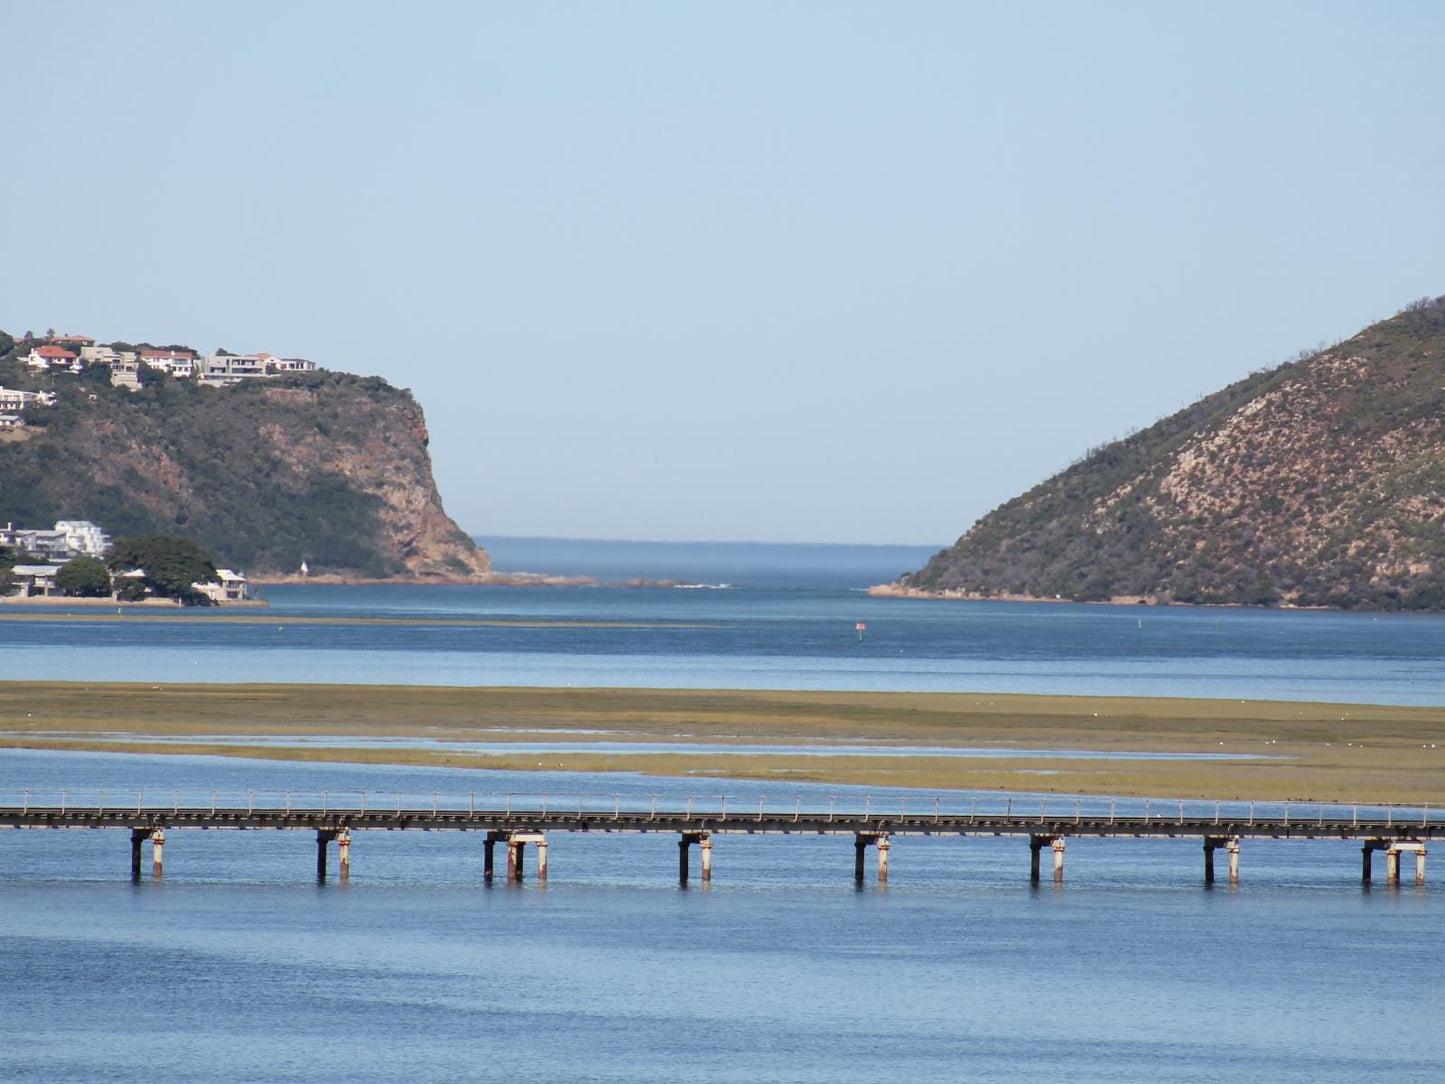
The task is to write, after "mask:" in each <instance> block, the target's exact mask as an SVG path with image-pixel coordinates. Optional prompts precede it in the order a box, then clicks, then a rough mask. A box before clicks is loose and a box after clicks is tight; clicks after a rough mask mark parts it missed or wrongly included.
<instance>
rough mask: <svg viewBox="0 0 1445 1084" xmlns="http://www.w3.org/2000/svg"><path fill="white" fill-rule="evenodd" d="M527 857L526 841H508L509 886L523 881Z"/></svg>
mask: <svg viewBox="0 0 1445 1084" xmlns="http://www.w3.org/2000/svg"><path fill="white" fill-rule="evenodd" d="M526 856H527V843H526V841H525V840H519V839H509V840H507V883H508V884H509V885H511V884H516V883H518V882H519V881H520V880H521V879H522V874H523V873H524V872H525V869H524V865H525V859H526Z"/></svg>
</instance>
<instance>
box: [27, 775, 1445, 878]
mask: <svg viewBox="0 0 1445 1084" xmlns="http://www.w3.org/2000/svg"><path fill="white" fill-rule="evenodd" d="M0 828H10V829H114V830H117V831H118V832H120V833H128V834H129V838H130V873H131V877H132V878H133V879H136V880H139V879H140V878H141V875H142V867H143V862H142V858H143V847H144V845H145V844H146V843H149V844H150V847H151V876H152V877H154V878H157V879H159V878H161V877H162V876H163V873H164V854H165V840H166V833H167V832H173V831H179V830H185V829H192V828H199V829H220V830H226V829H230V830H236V831H264V830H282V831H304V832H312V833H314V834H315V841H316V877H317V880H318V881H325V880H326V877H327V872H328V867H329V865H330V862H329V858H328V854H329V849H330V847H331V845H332V844H335V845H336V849H337V873H338V876H339V877H340V878H341V879H343V880H345V879H346V878H348V877H349V875H350V871H351V843H352V833H354V832H367V831H391V832H395V831H403V832H404V831H456V832H476V833H479V834H481V836H482V851H483V862H482V878H483V880H484V881H486V882H491V881H492V880H493V879H494V876H495V853H496V847H497V845H498V844H502V845H503V846H505V848H506V866H505V871H506V872H505V875H506V879H507V881H508V882H509V883H515V882H519V881H521V880H522V879H523V877H524V876H525V868H524V867H525V854H526V848H527V847H528V845H531V846H532V847H533V848H534V849H535V853H536V863H535V870H536V872H535V875H536V877H537V879H538V880H546V878H547V873H548V860H547V846H548V836H549V834H550V833H575V832H587V833H618V834H635V835H659V834H660V835H671V836H675V837H676V841H677V845H678V878H679V881H680V882H681V883H682V884H684V885H685V884H687V883H688V881H689V878H690V875H691V870H690V863H691V852H692V850H693V848H694V847H696V848H697V850H698V852H699V858H700V862H699V866H700V868H699V871H698V873H699V879H700V880H701V881H702V882H703V883H708V882H710V881H711V880H712V851H713V840H714V838H715V837H726V836H728V835H741V834H746V835H802V834H812V835H830V836H850V835H851V836H852V837H853V877H854V880H855V881H856V882H857V883H859V884H861V883H863V881H864V879H865V874H866V869H865V867H866V856H867V851H868V849H869V848H872V849H873V850H874V852H875V854H876V856H877V858H876V871H877V878H878V880H879V882H880V883H886V882H887V880H888V865H889V851H890V847H891V841H892V839H893V837H895V836H951V837H959V838H967V837H977V836H1012V837H1018V838H1019V839H1020V840H1027V841H1028V845H1029V877H1030V880H1031V881H1033V882H1038V881H1039V880H1040V879H1041V869H1040V867H1041V864H1042V863H1041V855H1042V854H1043V852H1045V851H1048V852H1050V854H1051V857H1052V879H1053V880H1054V881H1055V882H1056V883H1062V881H1063V878H1064V856H1065V852H1066V850H1067V846H1068V841H1069V840H1070V839H1076V838H1082V837H1101V838H1102V837H1135V838H1148V837H1157V838H1177V837H1193V838H1198V839H1200V840H1201V841H1202V844H1203V858H1204V868H1203V874H1204V882H1205V883H1206V884H1212V883H1213V882H1214V879H1215V870H1214V864H1215V861H1214V860H1215V852H1216V851H1219V850H1223V851H1224V852H1225V854H1226V855H1227V859H1228V879H1229V883H1231V884H1237V883H1238V882H1239V877H1240V868H1239V865H1240V849H1241V844H1242V843H1243V842H1244V841H1246V840H1250V839H1334V840H1344V841H1354V842H1357V843H1359V845H1360V848H1361V877H1362V879H1363V881H1364V882H1365V883H1369V882H1370V880H1371V877H1372V871H1373V864H1374V863H1373V858H1374V854H1375V852H1377V851H1383V852H1384V853H1385V857H1386V880H1387V882H1388V883H1390V884H1392V885H1394V884H1398V883H1399V882H1400V865H1401V860H1402V858H1403V857H1404V856H1407V855H1410V856H1413V857H1414V860H1415V883H1416V884H1423V883H1424V881H1425V856H1426V850H1427V844H1428V843H1429V842H1430V841H1432V840H1434V839H1436V838H1437V837H1438V836H1440V835H1441V834H1445V817H1439V815H1438V813H1434V814H1432V811H1431V810H1430V809H1429V808H1428V807H1398V806H1385V805H1375V806H1370V805H1331V804H1320V803H1299V802H1199V801H1175V802H1159V801H1152V800H1143V799H1138V800H1135V799H1098V798H1059V797H1047V798H1032V799H1028V798H1019V797H1002V796H994V795H989V796H987V797H968V796H962V797H960V796H959V795H956V794H950V795H940V796H937V797H932V796H921V795H907V796H903V797H899V796H897V795H890V796H887V797H870V796H866V795H864V796H861V797H860V796H856V795H853V794H848V795H835V796H831V797H830V796H823V797H819V796H817V795H816V794H810V795H808V796H806V797H803V796H799V797H797V798H796V799H783V798H780V797H774V796H766V797H756V798H749V799H746V800H740V799H737V798H735V797H728V796H725V795H708V796H684V797H682V798H677V797H668V796H638V795H635V794H634V795H622V794H610V795H604V794H476V793H473V794H440V793H430V794H405V793H395V792H387V793H377V792H348V793H331V792H321V793H302V792H296V791H256V790H251V791H244V792H242V791H226V792H221V791H178V790H168V791H156V790H141V791H129V792H124V793H122V792H109V793H102V792H97V791H74V790H59V791H56V790H41V789H36V790H22V791H8V792H0Z"/></svg>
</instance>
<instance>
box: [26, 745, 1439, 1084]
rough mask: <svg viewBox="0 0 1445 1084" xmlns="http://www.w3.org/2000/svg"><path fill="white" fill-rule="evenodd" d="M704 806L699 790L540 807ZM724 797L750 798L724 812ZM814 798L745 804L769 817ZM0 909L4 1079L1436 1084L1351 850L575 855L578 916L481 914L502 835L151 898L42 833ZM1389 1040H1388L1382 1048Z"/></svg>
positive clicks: (343, 774) (789, 845) (170, 883)
mask: <svg viewBox="0 0 1445 1084" xmlns="http://www.w3.org/2000/svg"><path fill="white" fill-rule="evenodd" d="M6 763H7V765H8V767H7V771H9V772H10V773H13V774H15V775H23V777H24V778H26V779H28V780H32V781H35V782H37V783H49V784H59V783H61V782H68V783H72V784H73V783H77V782H84V783H86V784H88V785H91V786H98V787H106V786H109V787H112V788H117V789H119V788H123V787H127V786H135V785H145V786H147V787H149V788H153V789H162V788H166V787H189V786H196V785H210V786H218V787H222V788H229V787H244V786H246V785H249V784H254V783H255V782H256V781H257V779H260V778H264V779H265V780H266V781H267V782H268V783H270V784H272V785H278V784H279V785H288V786H295V787H298V788H305V789H311V790H320V789H330V790H333V791H335V790H344V789H372V790H375V789H381V788H402V789H406V790H408V791H412V792H421V793H425V792H427V791H430V790H442V791H447V792H454V791H457V790H459V789H465V788H467V787H472V786H476V785H477V783H476V776H475V775H474V774H469V773H465V772H460V771H440V770H432V769H379V768H366V767H350V766H300V767H287V766H278V765H264V766H263V765H259V764H251V763H246V762H235V761H230V760H217V759H208V758H148V757H139V756H137V757H125V756H121V757H97V756H94V755H88V754H71V755H68V756H63V755H58V754H40V753H20V754H6ZM488 782H489V783H490V784H492V785H494V786H496V787H497V788H499V789H509V788H515V789H519V790H535V789H537V788H539V787H548V788H568V789H587V790H598V791H609V792H617V791H625V792H628V793H655V792H658V791H661V792H663V793H674V794H681V793H683V792H684V791H685V790H696V789H697V788H698V786H699V784H696V783H693V784H688V783H685V782H674V783H669V782H666V781H658V780H633V779H629V778H627V777H615V776H610V777H606V778H603V777H581V778H578V777H575V776H561V775H552V776H546V775H543V776H533V775H530V774H529V775H526V776H512V775H506V774H502V775H499V776H497V777H495V778H489V779H488ZM701 785H702V786H705V787H708V788H713V787H716V786H718V784H717V783H716V782H714V781H709V782H708V783H706V784H701ZM800 789H802V790H806V789H808V788H797V787H781V786H765V785H764V786H759V785H750V784H737V785H735V786H733V787H732V788H731V791H732V794H733V795H734V797H735V798H736V799H737V800H739V801H743V800H746V799H747V798H750V797H751V798H754V799H755V798H756V796H757V795H758V794H760V793H762V794H767V795H777V796H779V797H780V798H781V797H784V796H788V795H794V794H797V793H799V791H800ZM0 846H3V848H4V850H5V856H4V858H5V861H4V875H3V876H0V913H3V914H4V915H5V916H6V921H5V928H4V934H3V935H0V969H3V974H4V975H5V976H6V989H7V992H8V993H9V994H10V995H11V996H9V997H6V998H5V999H4V1000H3V1001H0V1079H4V1080H7V1081H9V1080H34V1081H47V1082H48V1081H142V1080H144V1081H153V1080H184V1081H217V1082H220V1081H235V1080H277V1081H291V1080H295V1081H302V1080H305V1081H315V1080H357V1081H393V1080H401V1079H407V1080H412V1081H423V1080H425V1081H432V1080H435V1081H444V1080H445V1081H450V1080H465V1079H472V1078H474V1077H478V1076H487V1077H489V1078H496V1079H507V1080H521V1081H574V1080H588V1081H590V1080H599V1081H617V1082H637V1081H675V1080H682V1079H690V1080H705V1081H818V1082H825V1081H875V1080H876V1081H881V1080H958V1081H992V1080H999V1079H1004V1078H1006V1077H1014V1078H1017V1079H1024V1080H1039V1079H1054V1080H1077V1081H1084V1080H1087V1081H1140V1082H1143V1081H1150V1082H1154V1081H1209V1080H1218V1079H1222V1078H1225V1077H1229V1078H1233V1079H1245V1080H1271V1081H1301V1082H1304V1081H1311V1082H1315V1081H1340V1082H1345V1081H1349V1082H1355V1081H1359V1080H1362V1079H1365V1078H1366V1077H1367V1076H1369V1077H1375V1076H1379V1077H1388V1078H1389V1079H1394V1080H1407V1081H1438V1080H1439V1079H1442V1074H1445V1035H1442V1033H1441V1032H1440V1030H1439V1029H1436V1028H1434V1027H1433V1026H1432V1025H1431V1024H1430V1023H1429V1021H1430V1020H1431V1019H1433V1010H1434V1008H1435V1006H1436V1004H1437V1002H1438V998H1439V996H1440V994H1441V993H1442V986H1445V983H1442V980H1441V979H1440V976H1439V973H1438V964H1439V948H1438V933H1439V929H1440V923H1441V921H1442V919H1445V904H1442V897H1441V895H1440V894H1439V893H1438V892H1437V891H1435V890H1434V889H1432V888H1426V889H1424V890H1417V889H1415V888H1413V887H1410V888H1407V889H1404V890H1394V891H1392V890H1386V889H1383V888H1378V887H1377V888H1375V889H1373V890H1369V891H1366V890H1363V889H1362V888H1361V887H1360V885H1359V884H1358V850H1357V849H1356V848H1355V847H1354V846H1352V845H1349V844H1332V843H1324V842H1321V843H1293V844H1292V843H1285V842H1258V843H1256V842H1247V843H1246V844H1245V850H1244V855H1243V873H1244V877H1243V885H1242V886H1241V887H1240V888H1239V889H1238V890H1229V889H1218V888H1217V889H1214V890H1205V889H1203V888H1202V887H1201V885H1200V879H1201V872H1200V866H1201V859H1200V851H1199V844H1198V841H1197V840H1178V841H1168V840H1119V841H1108V842H1106V841H1087V840H1085V841H1074V842H1071V843H1070V845H1069V851H1068V883H1067V885H1066V886H1065V887H1064V888H1062V889H1055V888H1054V887H1052V886H1048V885H1046V886H1044V887H1043V888H1042V889H1031V888H1030V887H1029V886H1028V884H1027V861H1028V849H1027V845H1026V844H1025V843H1023V842H1022V841H1019V840H1006V839H1004V840H999V839H979V840H915V839H899V840H897V841H896V842H895V844H894V848H893V856H892V857H893V860H892V878H891V884H890V886H889V887H888V888H887V889H886V890H880V889H878V888H877V887H876V886H875V885H873V884H871V883H870V884H869V885H868V886H867V887H866V888H865V889H864V890H863V891H861V892H859V891H855V890H854V888H853V886H852V883H851V868H852V848H851V840H849V839H848V838H847V837H841V838H829V837H812V838H797V839H793V838H766V837H759V838H748V837H721V838H719V839H718V841H717V843H716V846H715V850H714V855H715V877H716V880H715V882H714V884H713V886H712V887H711V888H710V889H708V890H706V891H703V890H700V889H698V888H696V887H694V888H693V889H691V890H687V891H684V890H680V889H679V888H678V887H677V885H676V882H675V876H676V847H675V844H674V839H673V837H671V836H667V835H659V836H657V837H642V836H628V837H608V836H596V837H593V836H580V835H579V836H570V835H556V836H554V837H553V841H552V846H551V874H552V876H551V880H550V883H549V884H548V886H547V887H546V888H545V889H539V888H538V887H537V886H536V885H535V884H528V885H526V886H524V887H521V888H507V887H505V886H502V885H498V886H496V887H493V888H490V889H488V888H484V887H482V886H481V884H480V883H479V882H480V864H481V847H480V843H479V840H478V838H476V837H474V836H470V835H462V834H449V833H421V832H417V833H396V832H393V833H386V832H379V833H360V834H358V836H357V837H356V843H355V844H354V845H353V876H352V880H351V883H350V884H349V885H345V886H341V885H337V884H330V885H327V886H325V887H318V886H317V885H315V884H314V883H313V882H312V881H311V873H312V863H313V860H314V850H313V846H312V841H311V838H310V837H309V835H306V834H304V833H280V832H245V833H223V832H198V831H189V832H185V831H177V830H173V831H172V832H171V833H169V837H168V840H167V846H166V864H167V865H166V880H165V881H164V883H162V884H155V883H152V882H149V881H147V882H144V883H142V884H140V885H138V886H133V885H131V884H130V883H129V882H128V881H127V879H126V866H127V862H128V858H127V850H128V848H127V846H126V837H125V835H124V834H123V833H119V832H100V831H88V832H13V833H5V834H4V837H3V839H0ZM1362 1021H1366V1022H1368V1026H1362Z"/></svg>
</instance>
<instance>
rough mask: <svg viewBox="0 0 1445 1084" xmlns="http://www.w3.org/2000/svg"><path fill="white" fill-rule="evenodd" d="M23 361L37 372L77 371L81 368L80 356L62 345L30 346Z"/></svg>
mask: <svg viewBox="0 0 1445 1084" xmlns="http://www.w3.org/2000/svg"><path fill="white" fill-rule="evenodd" d="M24 361H25V364H26V365H28V366H30V368H31V369H33V370H35V371H36V372H37V373H49V372H69V373H78V372H80V369H81V364H80V356H79V355H78V354H75V353H73V352H71V351H69V350H67V349H65V347H63V346H50V345H48V344H47V345H45V346H32V347H31V348H30V353H28V354H26V355H25V358H24Z"/></svg>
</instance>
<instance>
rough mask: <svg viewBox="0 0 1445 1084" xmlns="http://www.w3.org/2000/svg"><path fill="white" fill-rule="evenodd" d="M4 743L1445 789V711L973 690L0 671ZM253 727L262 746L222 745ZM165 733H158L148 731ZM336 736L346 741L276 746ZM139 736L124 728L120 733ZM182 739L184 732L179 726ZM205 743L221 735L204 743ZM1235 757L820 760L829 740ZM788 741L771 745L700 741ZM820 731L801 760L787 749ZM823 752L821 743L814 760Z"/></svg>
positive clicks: (1071, 789)
mask: <svg viewBox="0 0 1445 1084" xmlns="http://www.w3.org/2000/svg"><path fill="white" fill-rule="evenodd" d="M0 732H3V733H0V746H10V747H23V748H58V747H64V748H72V749H74V748H85V749H94V750H104V751H116V752H120V751H124V752H156V753H190V754H195V753H214V754H219V755H227V756H245V757H259V758H267V759H276V760H292V761H296V760H312V761H316V760H326V761H347V762H358V763H389V764H430V765H444V766H449V767H472V768H477V769H479V770H480V769H489V768H491V769H495V768H506V769H511V770H527V769H531V770H540V769H546V770H558V769H559V768H560V769H565V770H569V771H635V772H646V773H652V774H658V775H672V776H727V777H730V778H753V779H795V780H805V781H810V782H833V783H857V784H864V785H872V786H909V787H923V788H945V787H946V788H979V789H1003V790H1029V791H1055V792H1058V793H1071V794H1115V795H1142V796H1160V797H1177V798H1217V799H1291V800H1302V801H1303V800H1313V801H1331V802H1408V803H1427V802H1428V803H1432V804H1435V803H1439V804H1445V708H1411V707H1390V706H1376V705H1340V704H1317V703H1293V702H1285V701H1256V700H1250V701H1234V700H1184V699H1162V698H1143V697H1140V698H1125V697H1068V696H1032V695H995V694H975V693H853V692H760V691H728V690H706V691H690V690H656V689H539V688H439V687H432V686H418V687H410V686H372V685H367V686H357V685H165V686H156V685H141V684H90V685H82V684H78V683H63V682H5V683H0ZM221 736H225V737H246V738H250V739H254V740H257V741H258V742H259V744H257V745H247V746H245V747H237V746H234V745H217V744H214V739H216V738H218V737H221ZM148 737H149V738H164V739H167V740H166V741H165V742H164V743H161V742H150V743H147V742H146V741H145V740H144V739H146V738H148ZM268 737H269V738H273V739H287V738H296V737H330V738H332V739H335V741H336V744H337V747H336V748H326V749H318V748H301V749H298V748H287V747H278V746H274V745H273V746H267V745H265V739H266V738H268ZM118 738H126V739H133V740H127V741H125V742H119V741H117V740H116V739H118ZM347 738H364V739H377V738H396V739H411V740H415V741H422V742H425V741H428V740H436V741H466V742H477V743H486V742H489V741H490V742H519V741H559V740H565V741H566V742H568V743H569V744H570V745H574V746H577V747H582V748H584V749H585V746H586V745H588V744H591V743H596V742H607V743H618V742H641V743H665V744H667V745H668V746H670V747H671V748H672V750H673V751H670V752H666V753H657V752H648V751H645V750H641V749H639V750H638V751H637V752H617V751H614V750H612V749H606V750H603V749H599V750H598V751H596V752H587V751H582V752H575V753H574V752H569V753H565V754H556V753H548V754H546V755H545V756H544V757H543V759H541V760H539V759H538V756H537V755H536V754H532V755H526V754H517V753H515V752H511V751H507V750H499V751H498V754H496V755H489V754H486V753H485V752H475V753H474V752H457V751H453V750H446V749H426V748H404V749H394V748H387V749H378V748H374V747H361V746H358V747H350V748H348V747H346V739H347ZM177 739H183V740H177ZM208 739H210V740H208ZM865 743H878V744H879V745H880V746H883V747H890V746H891V747H894V748H897V747H909V746H941V747H949V748H956V749H973V748H978V749H994V750H998V749H1002V750H1011V749H1017V750H1021V751H1022V750H1046V751H1047V750H1059V751H1063V750H1072V751H1079V750H1084V751H1092V752H1098V753H1100V754H1109V753H1119V752H1139V753H1162V754H1178V753H1231V754H1240V755H1242V759H1231V760H1223V761H1201V760H1110V759H1106V758H1105V757H1104V756H1101V757H1099V758H1089V757H1084V758H1075V757H1069V758H1063V757H1048V756H1043V757H1039V756H1029V757H1008V756H1006V755H1005V756H1003V757H998V756H989V757H968V756H961V757H960V756H947V757H942V756H929V755H926V754H921V753H920V754H917V755H904V756H896V755H888V756H868V755H861V756H860V755H846V754H842V753H839V754H836V755H827V754H826V747H827V746H829V745H843V744H846V745H857V744H865ZM703 744H705V745H718V744H733V745H749V746H758V745H764V746H765V745H777V746H779V747H780V748H779V750H778V752H776V753H771V752H756V753H752V754H745V755H739V754H726V755H724V754H718V753H709V752H707V751H705V750H697V751H695V752H690V751H689V750H688V747H689V746H690V745H703ZM800 745H802V746H809V747H812V748H814V749H816V750H817V752H816V753H811V752H810V754H808V755H800V754H799V753H798V752H796V751H789V750H788V749H787V748H785V747H788V746H794V747H796V746H800ZM818 753H822V754H823V755H817V754H818Z"/></svg>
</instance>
